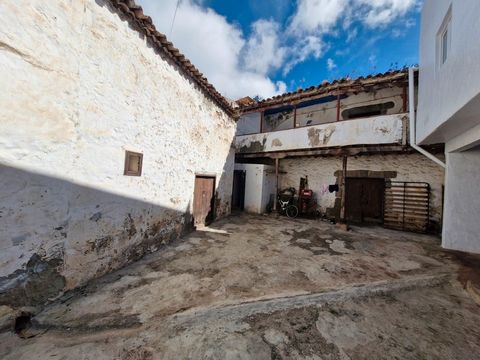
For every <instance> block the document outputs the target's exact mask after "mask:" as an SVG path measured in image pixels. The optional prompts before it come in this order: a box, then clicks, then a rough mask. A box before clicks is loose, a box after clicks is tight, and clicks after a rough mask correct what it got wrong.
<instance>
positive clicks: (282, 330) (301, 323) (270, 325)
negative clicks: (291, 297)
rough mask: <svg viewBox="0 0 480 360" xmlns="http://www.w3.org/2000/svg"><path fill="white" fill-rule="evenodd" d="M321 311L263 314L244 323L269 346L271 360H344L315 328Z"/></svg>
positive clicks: (302, 310) (335, 348)
mask: <svg viewBox="0 0 480 360" xmlns="http://www.w3.org/2000/svg"><path fill="white" fill-rule="evenodd" d="M318 316H319V313H318V309H317V308H316V307H307V308H303V309H295V310H289V311H286V312H275V313H273V314H260V315H256V316H251V317H249V318H247V319H245V321H246V322H247V323H248V324H249V325H250V326H251V328H252V331H254V332H256V333H258V334H260V335H261V336H262V339H263V341H264V342H265V343H267V344H268V346H270V349H271V355H272V357H271V358H272V359H292V358H310V357H314V356H315V357H320V358H321V359H332V360H334V359H341V356H340V351H339V349H338V348H337V346H336V345H335V344H333V343H331V342H328V341H327V340H326V339H325V338H324V337H323V336H321V335H320V333H319V332H318V330H317V328H316V322H317V321H318Z"/></svg>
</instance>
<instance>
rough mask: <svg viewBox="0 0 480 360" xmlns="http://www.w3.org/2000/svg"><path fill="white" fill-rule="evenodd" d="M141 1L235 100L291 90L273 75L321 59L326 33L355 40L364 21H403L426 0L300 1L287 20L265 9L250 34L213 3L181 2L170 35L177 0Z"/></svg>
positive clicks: (370, 23)
mask: <svg viewBox="0 0 480 360" xmlns="http://www.w3.org/2000/svg"><path fill="white" fill-rule="evenodd" d="M137 1H138V2H139V3H140V5H142V6H143V7H144V9H145V13H146V14H147V15H149V16H151V17H152V18H153V20H154V23H155V25H156V26H157V28H158V30H159V31H160V32H163V33H165V34H166V35H167V36H168V37H169V39H170V40H171V41H172V42H173V43H174V44H175V46H176V47H178V48H179V49H180V50H181V51H182V52H183V53H184V54H185V55H186V56H187V57H188V58H189V59H190V60H191V61H192V62H193V63H194V64H195V65H196V66H197V67H198V69H199V70H200V71H201V72H203V73H204V74H205V76H206V77H207V78H208V79H209V81H210V82H211V83H212V84H213V85H214V86H215V87H216V88H217V89H218V90H219V91H220V92H221V93H222V94H224V95H225V96H227V97H229V98H232V99H235V98H239V97H242V96H246V95H259V96H261V97H270V96H273V95H276V94H279V93H282V92H284V91H286V84H285V83H284V82H283V81H273V80H272V79H271V75H272V74H273V73H274V72H277V71H279V72H281V73H282V74H283V75H284V76H286V75H287V74H288V73H289V72H290V71H291V69H292V68H293V67H295V66H296V65H297V64H299V63H302V62H304V61H306V60H308V59H311V58H314V59H320V58H321V57H322V56H323V55H324V54H325V53H326V52H327V51H328V49H329V45H328V43H329V42H330V41H329V40H328V39H327V40H326V38H325V37H326V36H337V35H338V34H339V31H344V32H346V34H347V35H346V42H347V43H349V42H352V41H353V40H354V39H356V38H357V37H358V34H359V28H361V27H362V26H364V27H368V28H377V27H383V26H386V25H388V24H392V23H396V24H397V25H398V19H402V17H404V16H405V15H406V14H408V13H409V12H410V11H411V10H412V9H414V8H415V7H417V9H418V5H419V4H420V3H421V0H297V3H296V8H295V11H294V13H293V14H292V16H291V17H290V18H289V19H288V20H287V21H286V23H285V24H282V25H281V24H279V23H278V22H276V21H274V20H273V19H271V17H270V14H273V13H272V12H270V13H265V14H264V15H265V16H264V18H260V19H259V20H257V21H255V22H254V23H253V24H252V25H251V34H250V35H249V37H246V36H245V34H244V32H243V31H242V29H241V28H240V27H239V26H238V25H235V24H233V23H230V22H229V21H228V20H227V19H226V18H225V17H224V16H221V15H219V14H218V13H216V12H215V11H214V10H212V9H210V8H208V7H207V5H206V4H207V3H208V2H205V1H204V0H181V1H180V5H179V8H178V12H177V16H176V20H175V24H174V27H173V32H172V34H171V36H170V27H171V23H172V18H173V14H174V12H175V6H176V4H177V0H161V1H158V0H137ZM272 11H273V10H272ZM404 24H405V25H407V26H408V25H409V24H408V23H404ZM390 34H392V33H391V32H390ZM395 35H399V33H398V32H395V33H394V36H395ZM378 36H380V35H378ZM375 39H376V37H375ZM368 42H370V40H368V41H367V43H368ZM347 50H348V49H347ZM370 62H371V63H373V62H375V61H370ZM372 66H374V64H372ZM336 67H337V64H336V63H335V61H334V59H333V58H330V59H328V60H327V68H328V69H330V70H333V69H334V68H336Z"/></svg>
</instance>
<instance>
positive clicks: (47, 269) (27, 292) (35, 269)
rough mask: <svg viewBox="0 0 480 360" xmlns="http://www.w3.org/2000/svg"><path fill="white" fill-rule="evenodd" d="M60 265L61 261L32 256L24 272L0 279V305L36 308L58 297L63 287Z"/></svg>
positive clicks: (19, 271)
mask: <svg viewBox="0 0 480 360" xmlns="http://www.w3.org/2000/svg"><path fill="white" fill-rule="evenodd" d="M62 264H63V260H61V259H44V258H42V257H40V256H39V255H37V254H34V255H32V257H31V258H30V260H28V262H27V265H26V268H25V270H17V271H15V272H14V273H13V274H11V275H9V276H7V277H2V278H0V305H11V306H14V307H20V306H37V305H42V304H43V303H45V302H46V301H48V300H49V299H50V298H54V297H56V296H58V295H59V294H61V292H62V291H63V289H64V287H65V278H64V277H63V276H62V275H61V274H60V272H59V269H60V268H61V266H62Z"/></svg>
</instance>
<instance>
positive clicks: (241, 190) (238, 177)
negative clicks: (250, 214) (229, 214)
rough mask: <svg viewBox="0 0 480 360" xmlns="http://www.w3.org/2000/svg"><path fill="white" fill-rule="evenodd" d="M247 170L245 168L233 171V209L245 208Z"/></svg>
mask: <svg viewBox="0 0 480 360" xmlns="http://www.w3.org/2000/svg"><path fill="white" fill-rule="evenodd" d="M246 175H247V172H246V171H244V170H235V171H234V172H233V190H232V210H241V211H243V209H244V208H245V178H246Z"/></svg>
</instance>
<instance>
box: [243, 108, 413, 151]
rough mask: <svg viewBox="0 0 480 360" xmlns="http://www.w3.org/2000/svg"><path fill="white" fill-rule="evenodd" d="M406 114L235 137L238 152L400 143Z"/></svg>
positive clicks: (406, 117)
mask: <svg viewBox="0 0 480 360" xmlns="http://www.w3.org/2000/svg"><path fill="white" fill-rule="evenodd" d="M407 120H408V115H406V114H398V115H384V116H377V117H370V118H364V119H355V120H346V121H339V122H335V123H330V124H323V125H316V126H308V127H302V128H296V129H290V130H283V131H275V132H269V133H263V134H253V135H244V136H237V137H236V138H235V148H236V151H237V152H239V153H258V152H272V151H286V150H297V149H316V148H326V147H336V146H349V145H372V144H401V143H402V138H403V133H404V131H403V126H404V125H405V124H406V122H407Z"/></svg>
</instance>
